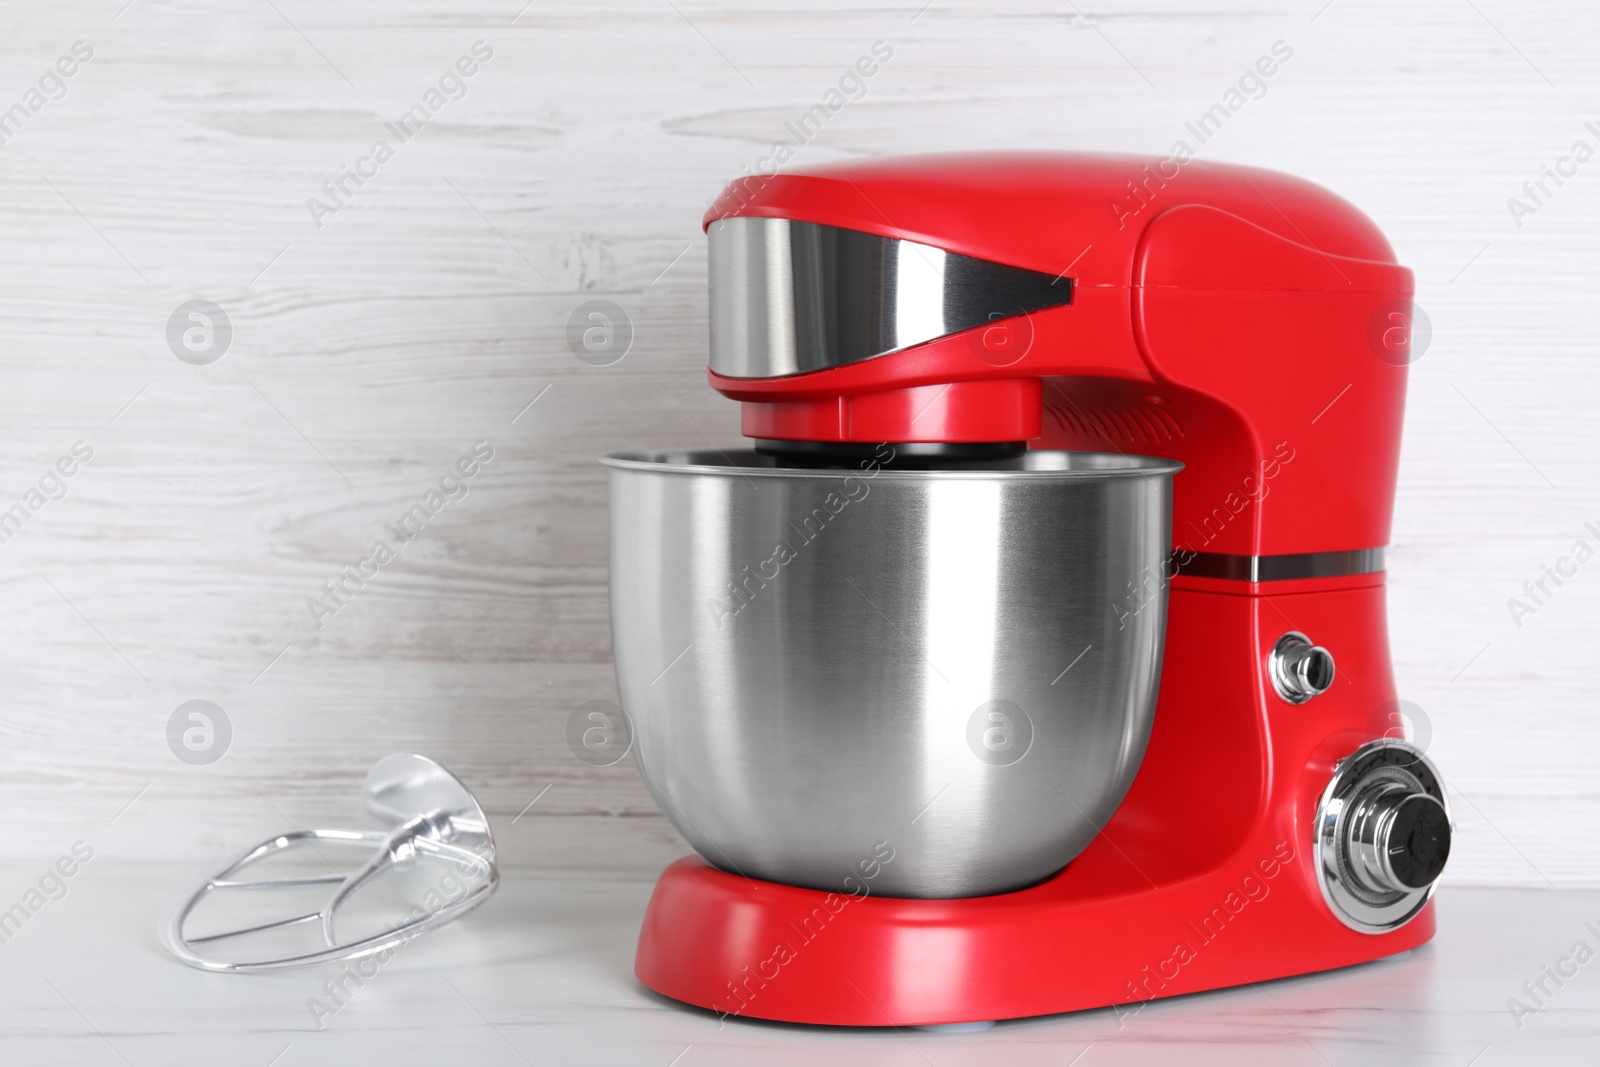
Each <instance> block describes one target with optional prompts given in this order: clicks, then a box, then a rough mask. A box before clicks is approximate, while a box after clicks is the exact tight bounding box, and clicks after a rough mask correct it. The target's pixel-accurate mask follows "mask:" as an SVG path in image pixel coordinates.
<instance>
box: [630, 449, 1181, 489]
mask: <svg viewBox="0 0 1600 1067" xmlns="http://www.w3.org/2000/svg"><path fill="white" fill-rule="evenodd" d="M1027 454H1028V455H1043V456H1080V457H1093V459H1095V460H1096V461H1104V462H1106V463H1107V464H1108V465H1107V466H1101V467H1068V468H1038V469H1030V470H1015V469H1006V468H998V467H994V468H983V467H972V468H967V469H964V470H894V469H892V468H889V467H881V466H880V467H879V468H878V469H877V470H876V471H872V470H869V469H862V468H860V467H853V468H844V467H773V466H766V465H760V466H757V465H753V464H749V465H747V464H746V463H742V462H736V461H737V460H753V459H755V458H756V457H757V456H758V455H759V454H758V453H757V452H756V451H755V450H754V449H749V448H736V449H719V448H703V449H659V450H655V451H644V450H630V451H625V452H610V453H607V454H606V455H604V456H601V457H600V462H601V463H602V464H604V465H605V466H607V467H610V468H611V469H612V470H614V471H624V470H626V471H641V472H647V473H652V474H693V475H713V476H723V477H730V478H743V479H746V480H749V479H751V478H773V479H789V478H811V479H818V478H821V479H833V480H838V479H840V478H870V479H872V480H874V481H876V480H878V479H880V478H888V479H890V480H892V481H915V482H927V481H941V482H942V481H994V480H1003V481H1055V480H1074V481H1077V480H1082V479H1102V478H1131V477H1141V478H1149V477H1152V476H1154V477H1169V478H1170V477H1171V476H1172V475H1174V474H1177V473H1178V472H1179V471H1181V470H1182V469H1183V464H1182V463H1180V462H1179V461H1177V460H1175V459H1163V458H1161V457H1159V456H1142V455H1135V454H1133V453H1129V452H1089V451H1082V450H1067V449H1030V450H1029V451H1028V453H1027ZM664 457H673V458H671V459H668V458H664ZM761 458H762V459H765V458H766V457H761ZM719 461H720V462H719Z"/></svg>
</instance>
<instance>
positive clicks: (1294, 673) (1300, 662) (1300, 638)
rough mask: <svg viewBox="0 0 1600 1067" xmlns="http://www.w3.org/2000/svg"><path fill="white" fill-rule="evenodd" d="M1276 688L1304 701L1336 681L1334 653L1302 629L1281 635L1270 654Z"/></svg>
mask: <svg viewBox="0 0 1600 1067" xmlns="http://www.w3.org/2000/svg"><path fill="white" fill-rule="evenodd" d="M1267 673H1268V674H1269V675H1270V676H1271V677H1272V688H1274V689H1276V690H1277V691H1278V695H1279V696H1280V697H1282V698H1283V699H1284V700H1287V701H1288V702H1289V703H1291V704H1304V703H1305V702H1306V701H1308V700H1310V699H1311V698H1312V697H1314V696H1320V695H1321V694H1323V693H1326V692H1327V691H1328V688H1329V686H1331V685H1333V678H1334V667H1333V655H1332V654H1331V653H1330V652H1329V651H1328V650H1327V649H1325V648H1323V647H1322V646H1321V645H1314V644H1312V643H1311V639H1310V638H1308V637H1306V635H1305V634H1303V633H1300V632H1299V631H1298V630H1290V631H1289V632H1288V633H1286V634H1284V635H1283V636H1282V637H1280V638H1278V643H1277V644H1275V645H1273V646H1272V653H1271V655H1269V656H1268V657H1267Z"/></svg>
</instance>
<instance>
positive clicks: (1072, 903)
mask: <svg viewBox="0 0 1600 1067" xmlns="http://www.w3.org/2000/svg"><path fill="white" fill-rule="evenodd" d="M741 216H743V217H762V218H781V219H792V220H800V221H804V222H810V223H817V224H820V225H824V226H832V227H838V228H841V229H844V230H852V231H858V232H864V233H869V234H874V235H878V236H881V237H887V238H894V239H898V240H904V241H913V242H917V243H919V244H924V245H930V246H934V247H936V248H940V249H944V250H946V251H948V252H952V253H958V254H960V255H964V256H970V257H973V258H975V259H979V260H984V261H988V262H992V263H1001V264H1007V265H1010V266H1014V267H1020V268H1024V269H1026V270H1029V271H1034V272H1038V273H1040V274H1048V275H1053V276H1056V277H1058V278H1060V279H1061V280H1062V281H1063V282H1064V283H1070V286H1071V297H1070V302H1067V303H1062V304H1060V305H1058V306H1053V307H1049V308H1046V309H1043V310H1036V311H1031V312H1026V313H1022V314H1017V315H1012V316H1004V317H999V318H997V319H995V321H993V322H991V323H989V324H987V325H981V326H977V327H974V328H972V329H968V330H965V331H963V332H958V333H955V334H953V335H949V336H945V337H941V338H938V339H936V340H932V341H929V342H927V343H924V344H919V345H915V346H913V347H908V348H905V349H903V350H900V351H894V352H890V353H888V354H884V355H879V356H876V357H874V358H870V359H865V360H860V361H857V362H852V363H848V364H845V365H842V366H834V367H828V368H826V369H821V370H815V371H811V372H808V373H802V374H794V375H788V376H782V377H768V378H736V377H729V376H725V375H721V374H718V373H716V372H714V371H713V372H712V373H711V375H710V380H711V385H712V386H713V388H715V389H717V390H718V391H719V392H721V393H723V394H724V395H726V396H728V397H730V398H732V399H734V400H737V401H739V402H740V403H741V404H742V405H743V426H744V431H745V433H746V434H748V435H749V436H751V437H755V438H758V439H761V440H764V441H806V442H810V441H820V442H882V441H890V442H936V443H958V442H997V441H1000V442H1015V441H1026V442H1028V445H1029V447H1034V448H1050V449H1072V450H1085V451H1100V452H1105V451H1117V452H1126V453H1130V454H1135V453H1136V454H1143V455H1156V456H1163V457H1167V458H1171V459H1177V460H1181V461H1182V462H1183V463H1184V464H1185V467H1184V470H1183V471H1182V473H1180V474H1179V475H1178V476H1177V478H1176V480H1175V483H1174V490H1173V558H1172V561H1171V562H1172V567H1171V573H1169V574H1164V575H1163V576H1162V578H1163V579H1170V583H1169V588H1170V599H1169V617H1168V623H1167V632H1166V643H1165V659H1164V665H1163V670H1162V679H1161V688H1160V695H1159V701H1158V704H1157V709H1156V713H1155V720H1154V727H1153V731H1152V734H1151V738H1150V742H1149V746H1148V748H1147V750H1146V754H1145V757H1144V760H1143V762H1142V764H1141V765H1140V770H1139V773H1138V776H1137V777H1136V779H1135V781H1134V784H1133V787H1132V789H1131V791H1130V792H1129V794H1128V795H1127V797H1126V799H1125V800H1124V801H1123V803H1122V804H1121V806H1120V807H1119V809H1118V810H1117V812H1116V814H1115V816H1114V817H1113V818H1112V819H1111V821H1110V822H1109V823H1108V824H1107V825H1106V826H1105V827H1104V828H1103V831H1102V833H1101V834H1100V835H1099V836H1098V837H1097V838H1096V839H1095V840H1094V842H1093V843H1092V844H1091V845H1089V847H1088V848H1087V849H1085V850H1084V851H1083V852H1082V853H1081V854H1080V855H1079V856H1077V857H1076V858H1075V859H1074V860H1073V861H1072V862H1071V863H1070V864H1069V865H1068V866H1067V867H1066V868H1065V869H1064V870H1063V871H1062V872H1060V873H1059V874H1057V875H1055V876H1054V877H1053V878H1051V879H1049V880H1047V881H1046V882H1044V883H1042V884H1039V885H1036V886H1033V887H1031V888H1028V889H1023V890H1020V891H1018V892H1013V893H1006V894H1002V895H998V896H992V897H980V898H967V899H956V900H913V899H899V898H885V897H881V896H870V895H863V896H856V895H852V894H851V893H849V892H846V891H844V890H843V889H841V891H840V892H838V893H825V892H821V891H817V890H813V889H802V888H796V887H792V886H784V885H777V884H773V883H767V882H759V881H753V880H751V879H747V878H744V877H741V876H739V875H737V874H729V873H725V872H723V871H720V870H717V869H715V868H713V867H711V866H709V865H707V864H705V863H704V862H702V861H701V860H699V859H694V858H691V859H685V860H680V861H679V862H677V863H675V864H674V865H672V866H671V867H669V868H668V869H667V871H666V872H665V873H664V874H663V875H662V877H661V880H660V882H659V883H658V885H657V887H656V890H655V894H654V896H653V897H652V900H651V902H650V906H649V910H648V913H647V915H646V917H645V921H644V927H643V930H642V932H641V936H640V942H639V950H638V957H637V962H636V971H637V974H638V976H639V978H640V979H641V980H642V981H643V982H644V983H645V984H646V985H647V986H649V987H650V988H652V989H654V990H656V991H658V992H660V993H663V994H665V995H667V996H670V997H673V998H676V999H678V1000H681V1001H685V1002H687V1003H690V1004H694V1005H698V1006H701V1007H704V1008H708V1009H711V1010H714V1011H717V1012H719V1013H724V1014H727V1015H732V1016H747V1017H755V1018H764V1019H778V1020H787V1021H794V1022H807V1023H828V1024H843V1025H859V1026H882V1025H895V1026H901V1025H930V1024H941V1023H957V1022H967V1021H975V1020H988V1019H1002V1018H1014V1017H1020V1016H1029V1015H1039V1014H1046V1013H1052V1012H1061V1011H1070V1010H1076V1009H1082V1008H1092V1007H1105V1006H1117V1007H1118V1010H1119V1011H1120V1012H1124V1013H1126V1012H1131V1011H1136V1010H1139V1009H1140V1008H1141V1006H1142V1005H1143V1004H1144V1003H1145V1002H1148V1001H1151V1000H1154V999H1157V998H1161V997H1167V996H1173V995H1176V994H1181V993H1189V992H1195V991H1199V990H1205V989H1214V988H1219V987H1224V986H1231V985H1237V984H1242V983H1247V982H1254V981H1260V980H1265V979H1271V978H1278V977H1283V976H1287V975H1293V974H1302V973H1307V972H1312V971H1319V970H1325V969H1328V968H1334V967H1341V966H1346V965H1349V964H1354V963H1359V962H1363V961H1366V960H1371V959H1376V958H1379V957H1383V956H1387V955H1391V954H1394V953H1398V952H1402V951H1405V950H1408V949H1411V948H1414V947H1416V946H1417V945H1420V944H1422V943H1424V942H1426V941H1427V940H1428V939H1429V938H1431V937H1432V935H1433V931H1434V917H1433V907H1432V905H1431V904H1428V905H1426V906H1424V907H1422V908H1421V909H1420V910H1419V911H1418V912H1416V914H1415V915H1414V916H1413V917H1411V918H1409V920H1408V921H1406V922H1404V923H1403V924H1401V925H1398V926H1397V927H1395V928H1393V929H1388V930H1383V931H1381V932H1372V931H1366V930H1360V929H1357V928H1353V927H1352V926H1351V925H1350V924H1348V923H1346V922H1344V921H1341V919H1340V918H1339V916H1338V915H1336V914H1335V912H1334V910H1333V908H1332V906H1331V905H1330V903H1329V901H1328V900H1327V899H1326V898H1325V895H1324V892H1323V890H1322V888H1321V887H1319V882H1318V877H1317V871H1316V868H1315V865H1314V858H1313V838H1314V828H1315V825H1316V823H1317V819H1318V802H1319V798H1321V796H1322V794H1323V792H1324V790H1325V788H1326V787H1328V784H1329V782H1330V779H1331V777H1332V776H1333V775H1334V771H1335V767H1336V764H1337V763H1338V761H1339V760H1340V759H1341V758H1343V757H1345V756H1347V755H1348V754H1349V753H1350V752H1351V751H1352V750H1354V749H1355V748H1357V747H1358V746H1360V745H1361V744H1362V743H1363V742H1366V741H1368V740H1370V739H1371V738H1373V737H1374V736H1376V735H1379V734H1382V733H1384V732H1385V731H1387V730H1389V729H1390V728H1391V726H1392V719H1391V718H1390V716H1389V715H1388V714H1387V713H1386V711H1385V709H1386V708H1387V707H1392V706H1393V701H1394V699H1395V692H1394V681H1393V677H1392V673H1391V668H1390V661H1389V649H1388V637H1387V628H1386V622H1385V606H1384V573H1383V570H1382V564H1381V558H1382V549H1383V548H1384V546H1386V545H1387V544H1388V540H1389V526H1390V516H1391V511H1392V504H1393V497H1394V486H1395V473H1396V466H1397V462H1398V451H1399V441H1400V428H1401V417H1402V410H1403V405H1404V395H1405V378H1406V370H1405V365H1406V363H1407V361H1408V360H1407V348H1406V346H1407V344H1408V340H1409V339H1408V337H1407V335H1406V328H1407V327H1408V325H1409V313H1410V298H1411V292H1412V279H1411V273H1410V271H1408V270H1406V269H1405V268H1404V267H1401V266H1398V265H1397V264H1396V263H1395V259H1394V254H1393V252H1392V251H1391V249H1390V247H1389V245H1388V243H1387V241H1386V240H1385V239H1384V237H1383V236H1382V234H1381V233H1380V232H1379V231H1378V230H1377V228H1376V227H1375V226H1374V225H1373V224H1372V223H1371V221H1370V220H1368V219H1367V218H1366V217H1365V216H1364V215H1362V214H1361V213H1360V212H1359V211H1357V210H1356V209H1355V208H1354V207H1352V206H1351V205H1350V204H1348V203H1346V202H1345V201H1343V200H1342V199H1340V198H1338V197H1337V196H1335V195H1333V194H1331V193H1329V192H1327V191H1326V190H1324V189H1321V188H1319V187H1317V186H1315V185H1312V184H1310V183H1308V182H1305V181H1301V180H1299V179H1295V178H1291V177H1288V176H1285V175H1281V174H1276V173H1272V172H1268V171H1261V170H1254V169H1249V168H1242V167H1232V166H1221V165H1211V164H1205V163H1201V162H1196V161H1179V160H1176V159H1164V160H1151V159H1139V158H1130V157H1111V156H1090V155H1073V154H1047V153H1007V154H978V155H960V156H928V157H911V158H901V159H892V160H882V161H871V162H864V163H851V164H843V165H837V166H832V167H818V168H815V169H813V170H809V171H806V172H803V173H794V174H788V175H781V176H775V177H766V178H747V179H743V180H741V181H738V182H735V183H734V184H733V185H730V186H729V187H728V189H727V190H726V191H725V192H724V193H723V195H722V197H721V198H720V199H719V200H718V201H717V202H716V203H715V204H714V205H713V207H712V209H711V211H710V212H709V213H708V214H707V216H706V224H707V225H708V226H709V225H710V224H711V223H712V222H714V221H716V220H718V219H723V218H732V217H741ZM1341 561H1344V562H1348V563H1349V564H1350V565H1348V566H1341V565H1339V564H1340V563H1341ZM1130 595H1132V596H1135V597H1136V596H1139V595H1141V592H1140V591H1138V590H1130ZM1289 631H1298V632H1300V633H1303V634H1307V635H1310V637H1311V638H1313V639H1314V640H1315V641H1316V642H1317V644H1319V645H1321V646H1323V647H1325V648H1326V649H1327V650H1328V651H1329V652H1330V653H1331V654H1332V655H1333V656H1334V657H1335V658H1336V660H1337V663H1338V671H1337V678H1336V679H1335V681H1334V682H1333V684H1332V687H1331V688H1329V689H1328V690H1327V691H1326V692H1323V693H1321V694H1320V695H1319V696H1318V697H1317V698H1316V699H1315V700H1311V701H1309V702H1306V703H1299V704H1293V703H1289V702H1288V701H1287V700H1286V699H1284V698H1283V697H1282V696H1281V695H1280V693H1279V691H1278V690H1276V689H1275V688H1274V685H1273V682H1272V680H1271V679H1270V678H1269V676H1268V669H1267V663H1268V658H1269V655H1270V654H1271V652H1272V649H1273V646H1274V644H1275V642H1277V641H1278V640H1279V638H1280V636H1281V635H1283V634H1285V633H1286V632H1289Z"/></svg>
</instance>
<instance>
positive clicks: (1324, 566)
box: [1174, 548, 1384, 582]
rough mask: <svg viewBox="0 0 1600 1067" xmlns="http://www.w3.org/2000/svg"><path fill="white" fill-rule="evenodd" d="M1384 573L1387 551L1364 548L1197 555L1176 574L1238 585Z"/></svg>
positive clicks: (1179, 567) (1190, 558)
mask: <svg viewBox="0 0 1600 1067" xmlns="http://www.w3.org/2000/svg"><path fill="white" fill-rule="evenodd" d="M1383 569H1384V549H1382V548H1361V549H1356V550H1355V551H1353V552H1304V553H1299V554H1296V555H1284V556H1233V555H1228V554H1226V553H1222V552H1195V553H1192V554H1191V555H1190V557H1189V559H1188V560H1186V561H1185V562H1184V563H1182V564H1180V565H1179V566H1178V567H1177V568H1176V569H1175V572H1174V573H1175V574H1182V575H1187V576H1190V577H1194V578H1225V579H1229V580H1231V581H1236V582H1286V581H1291V580H1293V579H1296V578H1343V577H1346V576H1348V575H1352V574H1376V573H1377V572H1378V571H1381V570H1383Z"/></svg>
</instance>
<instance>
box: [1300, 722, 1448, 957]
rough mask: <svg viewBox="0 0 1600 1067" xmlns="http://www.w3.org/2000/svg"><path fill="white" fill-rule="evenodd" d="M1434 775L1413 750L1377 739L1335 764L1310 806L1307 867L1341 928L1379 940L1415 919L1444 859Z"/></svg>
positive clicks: (1443, 806)
mask: <svg viewBox="0 0 1600 1067" xmlns="http://www.w3.org/2000/svg"><path fill="white" fill-rule="evenodd" d="M1450 835H1451V825H1450V809H1449V807H1448V805H1447V801H1446V800H1445V793H1444V783H1443V782H1442V781H1441V780H1440V778H1439V773H1438V771H1436V770H1435V769H1434V766H1433V764H1432V763H1431V762H1429V760H1428V758H1427V757H1426V756H1424V755H1423V754H1422V752H1421V750H1419V749H1418V748H1417V747H1416V746H1415V745H1412V744H1410V743H1409V742H1406V741H1398V740H1392V739H1388V738H1383V739H1380V740H1377V741H1369V742H1367V743H1366V744H1364V745H1362V746H1361V747H1360V748H1358V749H1356V750H1355V751H1354V752H1353V753H1351V754H1350V755H1349V756H1347V757H1346V758H1344V759H1342V760H1340V761H1339V764H1338V766H1337V767H1336V768H1335V769H1334V772H1333V779H1332V780H1331V781H1330V782H1329V783H1328V787H1327V789H1326V790H1325V791H1324V792H1323V794H1322V800H1321V803H1319V804H1318V805H1317V826H1316V837H1315V852H1316V857H1315V860H1314V864H1315V867H1316V872H1317V882H1318V884H1319V885H1320V886H1321V887H1322V895H1323V899H1324V900H1326V901H1327V902H1328V905H1329V907H1331V908H1332V909H1333V912H1334V914H1335V915H1337V916H1338V917H1339V918H1340V920H1342V921H1343V922H1344V923H1345V925H1347V926H1349V927H1351V928H1353V929H1356V930H1360V931H1362V932H1363V933H1383V932H1384V931H1386V930H1393V929H1395V928H1396V927H1399V926H1403V925H1404V924H1405V923H1408V922H1410V921H1411V920H1412V919H1413V918H1415V917H1416V915H1417V913H1418V912H1420V911H1421V910H1422V908H1423V907H1424V905H1426V904H1427V903H1428V900H1429V898H1430V897H1431V896H1432V895H1433V888H1434V886H1435V885H1436V884H1438V881H1439V875H1440V874H1442V873H1443V872H1444V866H1445V863H1446V862H1447V861H1448V860H1449V859H1450Z"/></svg>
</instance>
